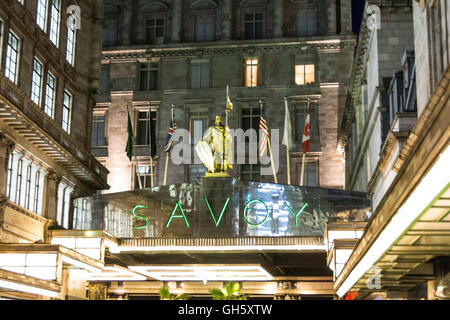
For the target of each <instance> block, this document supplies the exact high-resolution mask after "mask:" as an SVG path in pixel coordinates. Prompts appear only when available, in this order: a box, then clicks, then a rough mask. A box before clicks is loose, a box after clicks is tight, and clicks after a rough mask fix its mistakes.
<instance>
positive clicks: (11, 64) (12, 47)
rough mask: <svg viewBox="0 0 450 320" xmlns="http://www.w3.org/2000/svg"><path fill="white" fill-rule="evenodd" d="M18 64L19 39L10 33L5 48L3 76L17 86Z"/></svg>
mask: <svg viewBox="0 0 450 320" xmlns="http://www.w3.org/2000/svg"><path fill="white" fill-rule="evenodd" d="M18 62H19V39H18V38H17V37H16V36H15V35H14V34H13V33H12V32H10V33H9V35H8V46H7V47H6V65H5V76H6V77H7V78H8V79H9V80H11V81H12V82H14V83H15V84H17V67H18Z"/></svg>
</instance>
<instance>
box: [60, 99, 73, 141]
mask: <svg viewBox="0 0 450 320" xmlns="http://www.w3.org/2000/svg"><path fill="white" fill-rule="evenodd" d="M71 109H72V96H71V94H70V93H68V92H67V91H64V101H63V108H62V129H63V130H64V131H66V132H67V133H70V117H71Z"/></svg>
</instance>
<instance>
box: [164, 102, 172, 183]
mask: <svg viewBox="0 0 450 320" xmlns="http://www.w3.org/2000/svg"><path fill="white" fill-rule="evenodd" d="M173 107H174V105H173V104H172V110H171V113H170V119H171V123H172V128H173V126H174V125H173ZM169 153H170V152H166V167H165V169H164V185H166V184H167V169H168V167H169Z"/></svg>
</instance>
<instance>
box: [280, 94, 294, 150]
mask: <svg viewBox="0 0 450 320" xmlns="http://www.w3.org/2000/svg"><path fill="white" fill-rule="evenodd" d="M284 105H285V111H284V134H283V142H282V144H284V145H285V146H286V148H287V150H291V148H292V145H293V144H294V143H293V141H292V126H291V117H290V115H289V108H288V102H287V99H286V98H285V99H284Z"/></svg>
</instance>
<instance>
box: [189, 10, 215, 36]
mask: <svg viewBox="0 0 450 320" xmlns="http://www.w3.org/2000/svg"><path fill="white" fill-rule="evenodd" d="M208 17H211V18H212V30H211V34H212V38H211V39H209V38H208V37H207V36H206V35H207V32H206V30H207V28H206V27H207V25H208V24H207V23H206V19H207V18H208ZM199 18H202V19H203V21H204V24H203V25H202V27H203V29H204V30H203V33H204V34H203V39H199V36H198V35H199V34H198V21H199V20H198V19H199ZM194 40H195V42H212V41H215V40H216V13H215V12H203V13H197V14H195V15H194Z"/></svg>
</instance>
